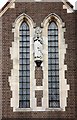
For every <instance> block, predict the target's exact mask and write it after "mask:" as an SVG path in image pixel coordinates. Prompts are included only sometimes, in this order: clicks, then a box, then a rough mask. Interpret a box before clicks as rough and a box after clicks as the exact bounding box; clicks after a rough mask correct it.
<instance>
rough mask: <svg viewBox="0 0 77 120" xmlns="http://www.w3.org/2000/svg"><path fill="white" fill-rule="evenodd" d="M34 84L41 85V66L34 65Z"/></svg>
mask: <svg viewBox="0 0 77 120" xmlns="http://www.w3.org/2000/svg"><path fill="white" fill-rule="evenodd" d="M35 79H36V86H42V79H43V70H42V67H37V66H36V67H35Z"/></svg>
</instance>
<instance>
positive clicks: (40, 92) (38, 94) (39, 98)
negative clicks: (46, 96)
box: [35, 90, 43, 107]
mask: <svg viewBox="0 0 77 120" xmlns="http://www.w3.org/2000/svg"><path fill="white" fill-rule="evenodd" d="M42 97H43V90H36V91H35V98H37V107H42Z"/></svg>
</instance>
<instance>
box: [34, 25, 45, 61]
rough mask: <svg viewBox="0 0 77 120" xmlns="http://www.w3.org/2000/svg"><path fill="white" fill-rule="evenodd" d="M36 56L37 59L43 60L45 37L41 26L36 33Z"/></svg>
mask: <svg viewBox="0 0 77 120" xmlns="http://www.w3.org/2000/svg"><path fill="white" fill-rule="evenodd" d="M34 58H35V61H43V39H42V31H41V28H40V27H37V28H36V30H35V35H34Z"/></svg>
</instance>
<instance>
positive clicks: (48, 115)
mask: <svg viewBox="0 0 77 120" xmlns="http://www.w3.org/2000/svg"><path fill="white" fill-rule="evenodd" d="M22 13H26V14H27V15H29V16H30V17H31V18H32V19H33V20H34V22H35V23H36V26H40V24H41V22H42V21H43V20H44V18H45V17H46V16H48V15H49V14H50V13H56V14H57V15H59V16H60V17H61V18H62V20H63V21H64V22H65V25H66V33H65V40H66V44H68V48H67V50H66V56H65V63H66V64H67V67H68V68H67V72H66V78H67V80H68V84H70V91H69V94H68V100H67V107H66V111H65V112H64V111H43V112H13V108H11V107H10V98H11V97H12V92H11V90H10V86H9V82H8V77H9V76H10V75H11V69H12V67H13V63H12V60H11V56H10V47H11V46H12V42H13V41H14V35H13V33H12V23H14V21H15V19H16V18H17V17H18V16H19V15H20V14H22ZM76 16H77V15H76ZM76 19H77V18H76ZM75 48H76V40H75V14H74V13H69V14H67V12H66V10H63V3H47V2H46V3H40V2H39V3H16V4H15V8H14V9H8V10H7V11H6V12H5V14H4V15H3V16H2V118H3V119H2V120H5V119H7V120H16V119H19V120H25V118H26V119H27V118H28V119H30V120H33V118H35V119H36V118H37V119H40V118H42V119H46V120H47V119H51V120H77V119H76V117H77V114H76V110H77V109H76V105H77V102H76V101H75V100H76V99H77V98H76V96H75V95H76V94H75V93H76V91H77V89H75V87H76V85H75V83H76V65H75V63H76V49H75ZM75 90H76V91H75ZM75 98H76V99H75ZM75 102H76V104H75ZM22 118H23V119H22Z"/></svg>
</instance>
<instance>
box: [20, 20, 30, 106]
mask: <svg viewBox="0 0 77 120" xmlns="http://www.w3.org/2000/svg"><path fill="white" fill-rule="evenodd" d="M19 37H20V40H19V107H20V108H29V107H30V31H29V26H28V24H27V23H26V22H23V23H22V24H21V26H20V29H19Z"/></svg>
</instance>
